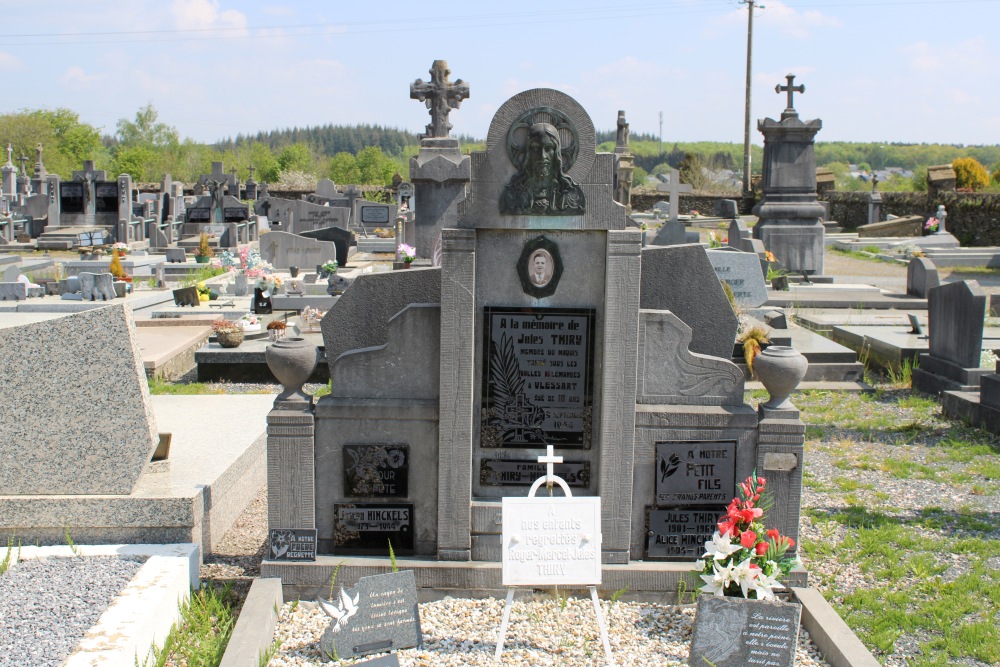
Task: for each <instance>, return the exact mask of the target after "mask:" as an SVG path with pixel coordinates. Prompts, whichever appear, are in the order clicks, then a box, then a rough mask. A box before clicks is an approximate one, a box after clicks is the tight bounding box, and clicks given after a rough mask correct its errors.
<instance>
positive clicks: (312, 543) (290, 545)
mask: <svg viewBox="0 0 1000 667" xmlns="http://www.w3.org/2000/svg"><path fill="white" fill-rule="evenodd" d="M267 541H268V547H269V548H268V552H267V557H268V559H269V560H316V529H315V528H272V529H271V530H269V531H268V540H267Z"/></svg>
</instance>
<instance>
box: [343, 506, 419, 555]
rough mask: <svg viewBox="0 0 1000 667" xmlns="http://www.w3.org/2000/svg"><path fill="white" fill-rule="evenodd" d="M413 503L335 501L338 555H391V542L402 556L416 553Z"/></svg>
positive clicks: (394, 549)
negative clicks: (414, 550) (414, 546)
mask: <svg viewBox="0 0 1000 667" xmlns="http://www.w3.org/2000/svg"><path fill="white" fill-rule="evenodd" d="M413 525H414V524H413V503H399V504H388V503H378V504H376V503H335V504H334V506H333V543H334V544H333V549H334V553H336V554H357V555H359V556H388V555H389V542H392V550H393V552H395V553H396V554H397V555H400V556H411V555H413V532H414V529H413Z"/></svg>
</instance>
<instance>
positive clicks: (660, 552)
mask: <svg viewBox="0 0 1000 667" xmlns="http://www.w3.org/2000/svg"><path fill="white" fill-rule="evenodd" d="M725 512H726V508H725V507H724V506H722V505H720V506H718V507H680V508H676V509H666V510H664V509H653V508H647V510H646V558H647V559H649V560H679V561H692V560H697V559H699V558H701V556H702V554H704V553H705V542H707V541H708V540H710V539H712V535H714V534H715V530H716V527H717V524H718V522H719V519H720V518H722V515H723V514H725Z"/></svg>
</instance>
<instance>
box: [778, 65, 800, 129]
mask: <svg viewBox="0 0 1000 667" xmlns="http://www.w3.org/2000/svg"><path fill="white" fill-rule="evenodd" d="M785 80H786V81H788V83H787V84H785V85H784V86H782V85H781V84H780V83H779V84H778V85H776V86H775V87H774V92H776V93H778V94H781V93H787V94H788V106H787V107H785V110H784V112H783V113H782V114H781V117H782V118H784V117H785V116H786V115H789V116H798V115H799V114H798V112H796V111H795V93H804V92H806V87H805V86H804V85H801V84H800V85H798V86H796V85H794V84H793V83H792V82H793V81H795V75H794V74H786V75H785Z"/></svg>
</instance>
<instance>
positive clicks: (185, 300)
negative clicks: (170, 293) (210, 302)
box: [174, 287, 201, 306]
mask: <svg viewBox="0 0 1000 667" xmlns="http://www.w3.org/2000/svg"><path fill="white" fill-rule="evenodd" d="M174 305H175V306H198V305H201V301H200V300H199V299H198V288H197V287H182V288H180V289H175V290H174Z"/></svg>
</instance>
